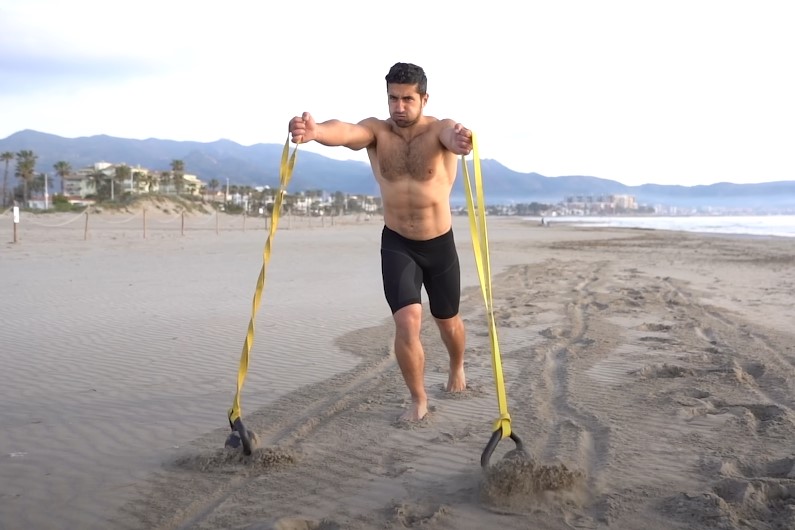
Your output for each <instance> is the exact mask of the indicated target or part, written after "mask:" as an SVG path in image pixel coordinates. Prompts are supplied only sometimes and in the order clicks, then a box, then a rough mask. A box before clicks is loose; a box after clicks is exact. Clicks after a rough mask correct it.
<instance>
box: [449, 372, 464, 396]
mask: <svg viewBox="0 0 795 530" xmlns="http://www.w3.org/2000/svg"><path fill="white" fill-rule="evenodd" d="M466 389H467V378H466V376H465V375H464V368H463V367H462V368H460V369H458V370H450V375H449V376H447V391H448V392H463V391H464V390H466Z"/></svg>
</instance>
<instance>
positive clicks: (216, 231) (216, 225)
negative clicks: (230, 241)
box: [215, 210, 218, 235]
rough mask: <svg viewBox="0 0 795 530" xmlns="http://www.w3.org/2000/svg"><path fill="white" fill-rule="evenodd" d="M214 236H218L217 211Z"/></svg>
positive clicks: (216, 212) (216, 213)
mask: <svg viewBox="0 0 795 530" xmlns="http://www.w3.org/2000/svg"><path fill="white" fill-rule="evenodd" d="M215 235H218V210H215Z"/></svg>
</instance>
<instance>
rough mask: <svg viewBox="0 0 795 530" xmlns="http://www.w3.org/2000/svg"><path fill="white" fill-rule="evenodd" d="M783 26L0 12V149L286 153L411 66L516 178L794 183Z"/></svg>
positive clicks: (147, 8) (382, 14)
mask: <svg viewBox="0 0 795 530" xmlns="http://www.w3.org/2000/svg"><path fill="white" fill-rule="evenodd" d="M793 27H795V4H793V3H792V2H790V1H789V0H764V1H758V0H749V1H735V0H686V1H681V0H665V1H655V0H647V1H637V0H633V1H615V0H604V1H594V0H588V1H586V0H579V1H572V0H558V1H554V2H553V1H536V0H527V1H522V2H518V1H516V2H505V1H503V2H500V1H490V2H486V1H479V2H476V1H469V0H456V1H448V0H426V1H424V2H401V3H395V2H378V1H375V0H337V1H334V0H303V1H301V2H264V1H261V0H236V1H235V2H218V1H213V2H209V1H204V0H157V1H154V0H136V1H134V2H133V1H128V0H114V1H112V2H109V1H107V0H70V1H69V2H64V1H63V0H0V138H6V137H7V136H9V135H11V134H13V133H15V132H18V131H21V130H24V129H33V130H37V131H40V132H45V133H50V134H55V135H58V136H63V137H67V138H76V137H82V136H92V135H97V134H108V135H111V136H117V137H122V138H137V139H145V138H159V139H169V140H190V141H198V142H212V141H215V140H218V139H228V140H232V141H234V142H237V143H240V144H243V145H252V144H257V143H276V144H283V143H284V141H285V140H286V138H287V124H288V121H289V120H290V118H291V117H293V116H295V115H300V114H301V113H302V112H304V111H308V112H310V113H312V115H313V116H314V117H315V119H317V120H319V121H323V120H327V119H332V118H335V119H340V120H344V121H350V122H357V121H359V120H361V119H364V118H366V117H370V116H375V117H379V118H387V117H388V108H387V99H386V85H385V81H384V76H385V75H386V73H387V71H388V70H389V67H390V66H391V65H392V64H393V63H395V62H412V63H415V64H418V65H420V66H422V67H423V68H424V69H425V72H426V74H427V76H428V94H429V101H428V105H427V106H426V108H425V113H426V114H428V115H431V116H435V117H437V118H451V119H453V120H456V121H457V122H460V123H462V124H464V125H465V126H466V127H468V128H470V129H472V130H473V131H474V132H475V134H476V137H477V141H478V146H479V155H480V158H482V159H495V160H497V161H499V162H500V163H502V164H503V165H505V166H507V167H508V168H510V169H513V170H515V171H519V172H523V173H529V172H536V173H540V174H542V175H545V176H549V177H555V176H564V175H589V176H595V177H601V178H606V179H610V180H616V181H619V182H621V183H624V184H627V185H639V184H645V183H656V184H681V185H686V186H691V185H697V184H712V183H716V182H735V183H752V182H769V181H778V180H795V67H793V65H795V31H793V30H792V28H793ZM300 149H303V150H308V151H313V152H317V153H320V154H323V155H325V156H328V157H331V158H336V159H342V160H345V159H353V160H361V161H366V154H365V153H364V151H351V150H348V149H346V148H344V147H336V148H331V147H325V146H320V145H318V144H314V143H312V144H307V145H303V146H301V147H300ZM484 177H487V175H484Z"/></svg>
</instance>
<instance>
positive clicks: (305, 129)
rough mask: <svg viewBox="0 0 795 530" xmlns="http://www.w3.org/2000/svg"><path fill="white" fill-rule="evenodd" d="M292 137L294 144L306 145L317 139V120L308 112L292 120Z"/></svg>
mask: <svg viewBox="0 0 795 530" xmlns="http://www.w3.org/2000/svg"><path fill="white" fill-rule="evenodd" d="M290 135H291V136H292V138H291V139H292V141H293V143H296V144H304V143H306V142H311V141H312V140H315V139H316V138H317V128H316V126H315V119H314V118H312V115H311V114H309V113H308V112H304V113H303V114H302V115H301V116H296V117H295V118H293V119H292V120H290Z"/></svg>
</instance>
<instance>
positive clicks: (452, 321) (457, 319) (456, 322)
mask: <svg viewBox="0 0 795 530" xmlns="http://www.w3.org/2000/svg"><path fill="white" fill-rule="evenodd" d="M435 320H436V325H437V326H438V327H439V331H441V332H442V333H443V334H446V335H452V334H455V333H459V332H460V331H461V330H463V329H464V321H463V320H461V315H455V316H453V317H450V318H436V319H435Z"/></svg>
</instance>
